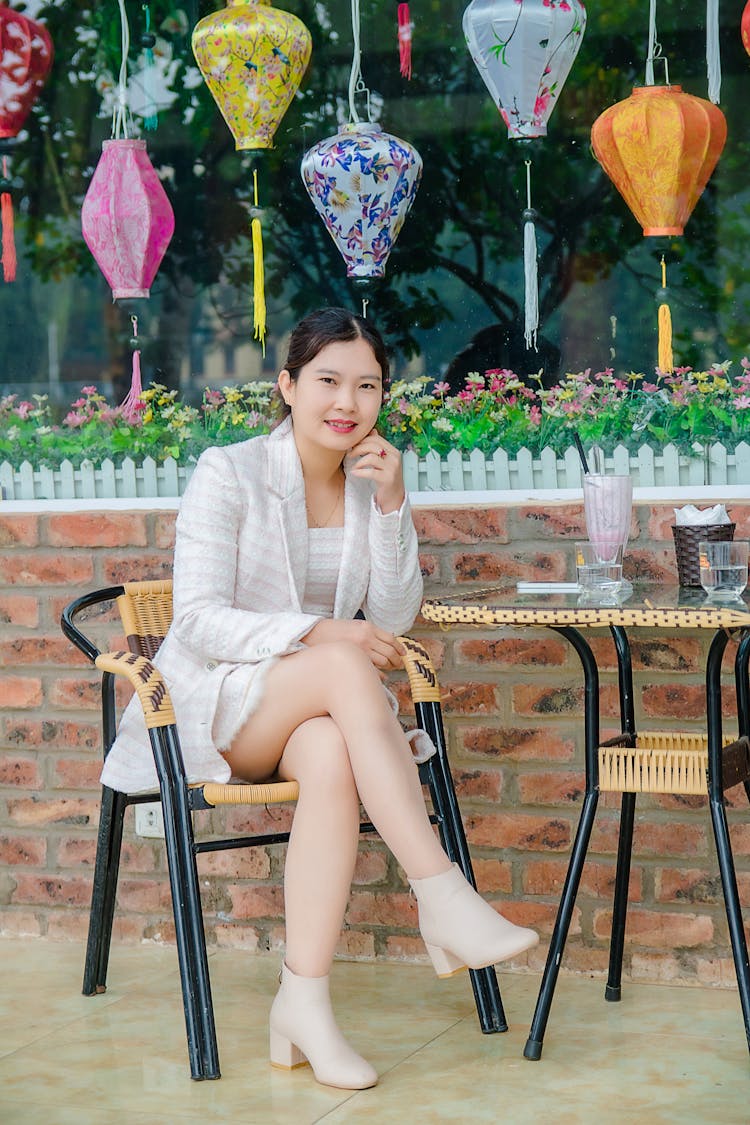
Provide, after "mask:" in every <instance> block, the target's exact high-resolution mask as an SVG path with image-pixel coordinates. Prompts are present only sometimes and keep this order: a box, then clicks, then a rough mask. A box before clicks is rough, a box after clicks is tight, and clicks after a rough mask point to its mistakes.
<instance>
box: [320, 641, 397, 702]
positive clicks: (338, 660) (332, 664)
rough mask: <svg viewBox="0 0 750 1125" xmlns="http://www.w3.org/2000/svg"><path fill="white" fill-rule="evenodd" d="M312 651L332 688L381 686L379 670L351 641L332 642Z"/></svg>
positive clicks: (362, 650)
mask: <svg viewBox="0 0 750 1125" xmlns="http://www.w3.org/2000/svg"><path fill="white" fill-rule="evenodd" d="M310 651H311V653H312V654H313V657H314V659H315V663H316V665H317V667H318V670H319V672H321V673H322V674H323V675H324V676H325V678H326V681H327V683H328V684H329V685H330V686H332V687H336V686H338V685H346V686H347V687H348V688H349V689H350V690H351V689H352V688H354V689H356V688H362V689H364V688H366V687H368V686H370V685H378V686H379V685H380V677H379V675H378V671H377V668H376V667H375V665H374V664H373V663H372V661H371V660H370V657H369V656H368V655H367V653H366V652H365V651H364V649H361V648H360V647H359V645H355V644H352V643H351V642H350V641H331V642H330V643H327V644H322V645H316V646H315V647H314V648H312V649H311V650H310Z"/></svg>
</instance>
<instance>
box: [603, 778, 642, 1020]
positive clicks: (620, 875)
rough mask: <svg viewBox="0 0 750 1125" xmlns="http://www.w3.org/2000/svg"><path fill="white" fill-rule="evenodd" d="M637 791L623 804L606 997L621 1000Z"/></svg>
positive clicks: (626, 794) (626, 797) (624, 796)
mask: <svg viewBox="0 0 750 1125" xmlns="http://www.w3.org/2000/svg"><path fill="white" fill-rule="evenodd" d="M634 819H635V793H623V795H622V802H621V805H620V839H619V843H618V846H617V872H616V874H615V901H614V908H613V910H612V941H611V942H610V946H609V975H608V977H607V986H606V988H605V990H604V998H605V1000H619V999H620V996H621V995H622V955H623V951H624V948H625V923H626V920H627V913H628V883H629V882H630V857H631V854H632V851H633V821H634Z"/></svg>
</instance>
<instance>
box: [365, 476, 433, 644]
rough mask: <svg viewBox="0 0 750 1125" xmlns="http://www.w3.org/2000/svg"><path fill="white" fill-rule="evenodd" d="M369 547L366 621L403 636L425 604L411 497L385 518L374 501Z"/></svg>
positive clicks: (371, 512)
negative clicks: (410, 504)
mask: <svg viewBox="0 0 750 1125" xmlns="http://www.w3.org/2000/svg"><path fill="white" fill-rule="evenodd" d="M371 504H372V507H371V510H370V527H369V545H370V584H369V586H368V589H367V597H366V599H365V604H364V606H363V607H362V608H363V609H364V613H365V617H367V619H368V620H369V621H372V622H374V624H375V625H379V626H380V628H381V629H388V630H389V632H391V633H396V634H398V633H404V632H406V631H407V630H408V629H411V627H412V625H413V623H414V618H415V617H416V616H417V614H418V613H419V607H420V605H421V604H422V572H421V570H420V569H419V543H418V541H417V533H416V531H415V529H414V524H413V522H412V518H411V508H410V506H409V500H408V497H407V498H406V499H405V500H404V502H403V504H402V505H401V507H400V508H399V510H398V511H397V512H389V513H388V515H385V516H384V515H382V513H381V512H380V511H379V509H378V507H377V505H376V503H375V500H374V499H373V500H372V501H371Z"/></svg>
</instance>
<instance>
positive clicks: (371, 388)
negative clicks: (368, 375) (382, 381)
mask: <svg viewBox="0 0 750 1125" xmlns="http://www.w3.org/2000/svg"><path fill="white" fill-rule="evenodd" d="M360 386H361V389H362V390H363V391H374V390H376V387H375V384H374V383H362V384H360Z"/></svg>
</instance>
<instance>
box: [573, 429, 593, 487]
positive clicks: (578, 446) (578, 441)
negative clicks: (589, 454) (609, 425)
mask: <svg viewBox="0 0 750 1125" xmlns="http://www.w3.org/2000/svg"><path fill="white" fill-rule="evenodd" d="M573 441H574V442H575V443H576V449H577V450H578V456H579V457H580V458H581V464H582V465H583V471H584V473H585V474H586V476H588V475H589V463H588V461H587V460H586V454H585V453H584V451H583V443H582V442H581V439H580V437H579V435H578V430H573Z"/></svg>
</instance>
